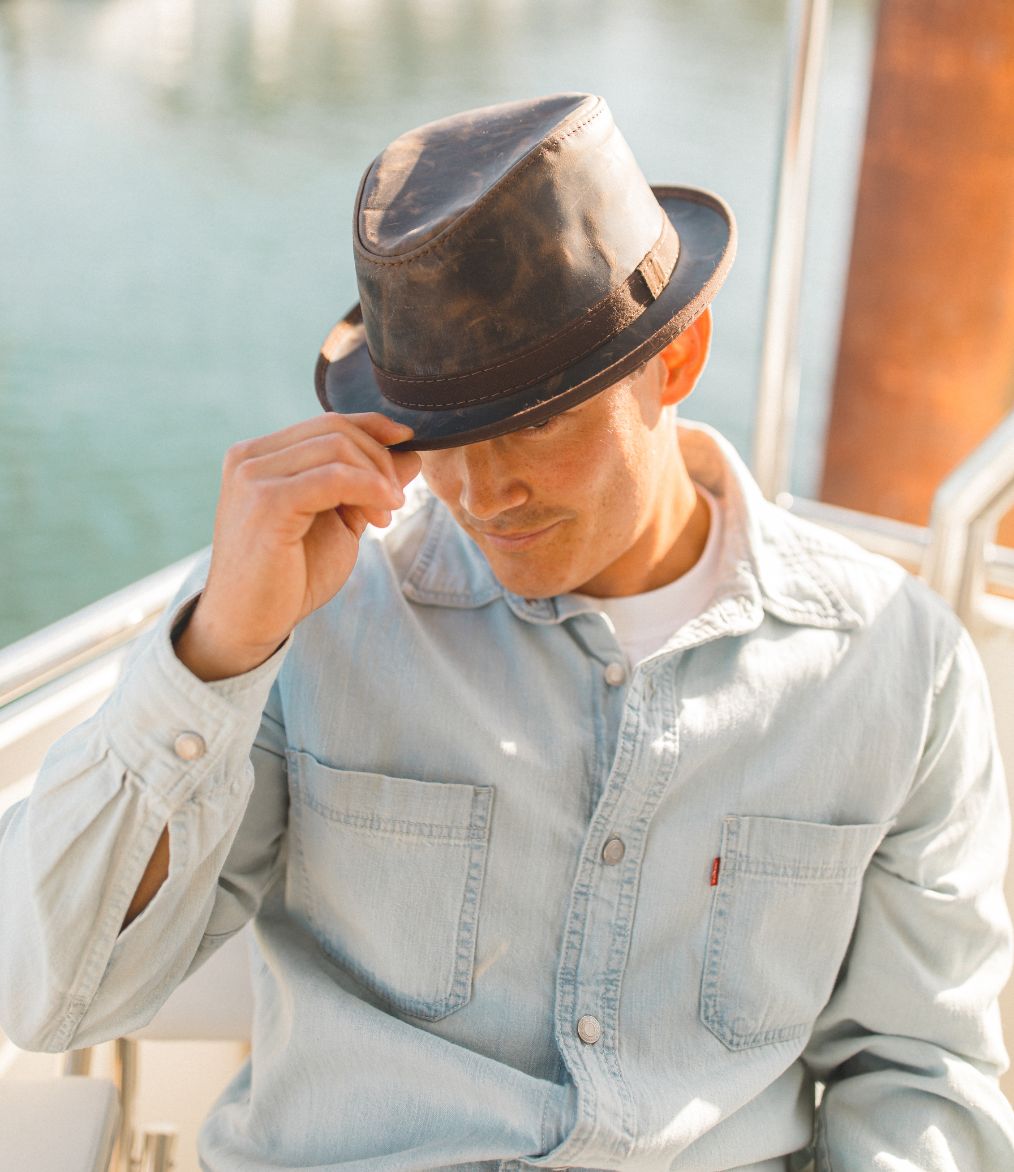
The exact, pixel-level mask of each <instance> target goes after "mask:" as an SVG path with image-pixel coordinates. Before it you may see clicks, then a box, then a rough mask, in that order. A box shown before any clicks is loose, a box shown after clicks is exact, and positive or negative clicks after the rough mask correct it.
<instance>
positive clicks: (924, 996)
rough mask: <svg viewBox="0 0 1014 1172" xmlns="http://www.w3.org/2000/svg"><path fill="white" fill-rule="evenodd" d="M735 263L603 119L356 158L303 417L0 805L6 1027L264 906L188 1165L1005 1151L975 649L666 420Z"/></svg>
mask: <svg viewBox="0 0 1014 1172" xmlns="http://www.w3.org/2000/svg"><path fill="white" fill-rule="evenodd" d="M733 247H734V227H733V221H732V217H731V214H730V213H729V212H728V209H727V208H726V207H725V205H724V204H723V203H722V202H721V201H720V200H718V199H717V198H716V197H713V196H710V195H708V194H706V193H703V192H699V191H693V190H689V189H685V188H661V189H654V190H653V189H651V188H650V187H649V186H648V185H647V183H646V182H645V180H644V179H643V177H642V176H641V174H640V172H639V170H638V169H637V166H636V164H635V163H634V160H633V158H632V157H631V155H630V153H629V151H628V149H627V148H626V145H625V144H624V142H623V140H622V138H621V137H620V135H619V133H618V131H617V130H616V128H615V126H614V124H613V122H612V119H611V117H610V115H609V112H608V109H607V108H606V105H605V103H604V102H602V101H601V99H598V98H595V97H591V96H589V95H582V94H564V95H555V96H553V97H550V98H543V99H539V100H535V101H531V102H521V103H510V104H507V105H504V106H495V107H490V108H487V109H483V110H478V111H470V112H468V113H467V114H464V115H459V116H457V117H455V118H451V119H446V120H443V121H441V122H437V123H433V124H430V125H428V126H425V127H422V128H420V129H419V130H417V131H414V132H412V133H410V134H408V135H404V136H402V137H401V138H400V139H398V140H396V141H395V143H393V144H392V145H391V146H390V147H388V148H387V150H386V151H384V152H383V153H382V154H381V155H380V156H379V157H378V159H377V160H376V161H375V162H374V164H373V165H372V166H371V168H370V169H369V170H368V171H367V173H366V176H365V177H364V180H363V184H362V187H361V189H360V193H359V199H358V204H357V213H356V231H355V249H356V261H357V272H358V279H359V288H360V295H361V305H360V306H357V308H356V309H355V310H353V311H352V312H351V313H350V314H348V315H347V316H346V318H345V319H343V321H342V322H340V323H339V325H338V326H337V327H336V328H335V330H334V331H332V334H331V335H330V336H329V338H328V340H327V342H326V343H325V346H324V348H323V351H322V355H321V360H320V363H319V365H318V372H317V374H318V379H317V386H318V394H319V396H320V397H321V400H322V402H323V403H324V405H325V406H326V407H327V408H328V409H329V410H328V413H326V414H325V415H323V416H318V417H316V418H313V419H310V420H307V421H304V422H300V423H297V424H294V425H293V426H292V427H288V428H284V429H282V430H281V431H279V432H276V433H274V434H272V435H268V436H263V437H260V438H258V439H254V440H250V441H246V442H244V443H240V444H237V445H236V446H234V447H233V448H231V449H230V451H229V453H228V455H227V457H226V460H225V465H224V471H223V479H222V492H221V498H220V502H219V509H218V514H217V517H216V523H215V534H214V542H213V547H212V555H211V561H210V567H209V566H202V567H200V568H199V570H198V571H197V572H195V574H194V575H192V576H191V579H190V581H189V582H188V583H187V584H186V585H185V586H184V587H183V589H182V590H181V591H180V593H179V595H178V597H177V600H176V601H175V602H174V603H173V605H172V606H170V608H169V609H168V611H167V613H166V616H165V617H164V619H163V621H162V623H161V625H160V626H159V628H158V629H157V630H156V631H155V632H154V634H153V636H152V637H151V638H149V639H147V640H146V642H145V643H144V645H143V646H142V647H141V648H140V649H139V650H138V652H137V654H136V656H135V658H134V660H133V662H132V664H131V666H130V668H129V670H128V671H127V673H126V674H125V677H124V679H123V680H122V682H121V683H120V685H119V686H118V687H117V689H116V691H115V692H114V694H113V695H112V697H111V698H110V699H109V700H108V701H107V703H106V704H105V705H104V706H103V709H102V710H101V711H100V713H99V714H98V715H97V716H96V717H94V718H93V719H92V720H90V721H87V722H86V723H85V724H84V725H82V726H80V727H79V728H78V729H76V730H74V731H73V732H72V733H70V734H68V735H67V736H66V737H64V738H63V739H62V740H61V741H60V742H58V744H57V745H56V746H55V747H54V749H53V751H52V752H51V754H50V756H49V758H48V759H47V762H46V764H45V767H44V768H43V771H42V773H41V774H40V777H39V781H38V783H37V785H36V788H35V791H34V792H33V794H32V796H31V797H30V798H29V799H28V800H27V801H26V802H25V803H23V804H22V805H21V806H20V807H16V808H15V809H14V811H13V812H11V813H10V814H9V815H8V816H7V818H6V820H5V821H4V823H2V824H0V875H2V883H3V888H2V890H3V893H4V898H3V900H2V901H0V925H2V932H3V941H4V949H3V956H2V959H0V976H2V980H0V991H2V1017H3V1023H4V1027H5V1028H6V1029H9V1032H10V1033H11V1035H12V1036H13V1037H14V1039H15V1040H16V1041H19V1042H20V1043H21V1044H23V1045H28V1046H31V1047H35V1048H39V1049H50V1050H61V1049H65V1048H68V1047H71V1046H82V1045H87V1044H89V1043H91V1042H95V1041H98V1040H99V1039H102V1038H108V1037H111V1036H114V1035H116V1034H118V1033H122V1032H125V1031H129V1030H131V1029H134V1028H136V1027H137V1026H139V1025H141V1024H142V1023H143V1022H145V1021H146V1020H148V1019H149V1018H150V1017H151V1016H152V1014H153V1013H154V1012H155V1011H156V1009H157V1008H158V1006H159V1005H160V1004H161V1003H162V1002H163V1001H164V999H165V997H166V996H167V995H168V994H169V992H170V991H171V990H172V989H173V988H174V987H175V986H176V985H177V984H178V982H179V981H180V980H181V979H182V978H183V977H184V976H185V975H186V974H187V972H188V971H190V970H192V969H193V968H194V967H196V966H197V965H198V964H200V963H201V961H202V960H203V959H205V958H206V957H207V956H208V955H209V954H210V953H211V952H212V951H213V950H214V949H215V948H216V947H217V946H218V945H219V944H220V943H221V942H222V941H223V940H224V939H226V938H228V937H229V936H230V935H232V934H233V933H235V932H236V931H238V930H239V929H240V927H241V926H242V925H243V924H244V923H245V922H246V921H247V920H249V919H250V918H251V917H254V933H255V940H256V949H255V960H254V966H253V975H254V982H255V990H256V1006H257V1007H256V1016H255V1022H254V1030H253V1045H252V1059H251V1061H250V1062H249V1063H247V1064H246V1065H245V1066H244V1068H243V1070H242V1071H241V1072H240V1073H239V1075H238V1076H237V1077H236V1078H235V1080H234V1081H233V1082H232V1083H231V1084H230V1086H229V1087H228V1088H227V1089H226V1090H225V1092H224V1093H223V1095H222V1097H221V1098H220V1100H219V1102H218V1103H217V1104H216V1106H215V1108H214V1109H213V1111H212V1114H211V1116H210V1117H209V1119H208V1121H207V1123H206V1125H205V1127H204V1130H203V1132H202V1137H201V1156H202V1164H203V1166H204V1167H205V1168H208V1169H214V1170H216V1172H217V1170H219V1169H223V1170H224V1169H229V1170H232V1169H267V1168H272V1169H277V1168H306V1167H313V1168H345V1167H356V1168H367V1167H368V1168H377V1169H431V1168H451V1167H454V1168H466V1169H475V1168H490V1169H492V1168H496V1169H514V1168H519V1167H522V1166H528V1165H534V1166H541V1167H550V1168H560V1167H577V1168H595V1169H597V1168H632V1169H645V1170H655V1169H674V1170H675V1169H685V1170H690V1169H694V1170H698V1172H717V1170H719V1169H723V1170H724V1169H733V1168H739V1169H752V1170H754V1172H760V1170H765V1172H773V1170H775V1169H778V1170H782V1172H784V1170H787V1169H790V1168H793V1169H795V1168H802V1167H806V1166H810V1165H813V1166H815V1167H816V1168H817V1169H821V1170H824V1172H830V1170H832V1169H833V1170H834V1172H851V1170H855V1172H858V1170H860V1169H863V1170H868V1169H870V1168H882V1169H899V1170H900V1169H906V1170H913V1169H919V1170H923V1172H931V1170H932V1172H944V1170H948V1172H955V1170H958V1169H960V1170H961V1172H969V1170H971V1169H982V1170H990V1172H994V1170H995V1172H998V1170H999V1169H1001V1168H1006V1167H1010V1166H1012V1157H1014V1118H1012V1112H1011V1109H1010V1106H1009V1105H1008V1104H1007V1103H1006V1101H1005V1100H1004V1099H1003V1097H1002V1095H1001V1094H1000V1092H999V1089H998V1085H997V1075H998V1073H999V1072H1000V1071H1002V1069H1003V1068H1004V1064H1005V1062H1006V1057H1005V1054H1004V1052H1003V1045H1002V1041H1001V1037H1000V1026H999V1019H998V1013H997V1008H996V995H997V992H998V990H999V988H1000V987H1001V986H1002V984H1003V982H1004V980H1005V978H1006V975H1007V972H1008V968H1009V962H1010V959H1009V958H1010V924H1009V921H1008V918H1007V913H1006V909H1005V907H1004V904H1003V899H1002V894H1001V882H1002V874H1003V870H1004V864H1005V859H1006V850H1007V809H1006V798H1005V788H1004V780H1003V775H1002V770H1001V766H1000V761H999V755H998V752H997V747H996V739H995V734H994V730H993V724H992V714H991V711H990V705H989V698H988V693H987V690H986V684H985V680H984V676H983V672H982V668H981V664H980V662H979V660H978V658H977V656H976V654H975V651H974V648H973V646H972V644H971V641H970V639H969V637H968V635H967V632H965V630H964V629H963V628H962V627H961V625H960V624H959V623H958V622H957V620H956V619H955V617H954V616H953V614H952V612H950V611H949V610H948V608H947V607H946V606H945V605H944V604H943V603H942V602H941V601H940V600H939V599H938V598H937V597H936V596H935V595H933V594H932V593H931V592H930V591H929V590H928V589H926V588H925V587H924V586H923V585H922V584H921V583H920V582H918V581H917V580H915V579H914V578H912V577H911V576H909V575H907V574H905V573H904V572H903V571H902V570H901V569H899V568H898V567H897V566H895V565H894V564H893V563H890V562H888V561H887V560H885V559H882V558H879V557H876V556H873V555H870V554H867V553H865V552H864V551H862V550H861V549H859V548H857V547H856V546H855V545H853V544H851V543H850V542H848V541H845V540H844V539H842V538H840V537H837V536H833V535H831V534H829V533H826V532H824V531H822V530H820V529H818V528H816V527H814V526H812V525H809V524H807V523H805V522H803V521H800V520H797V519H794V518H793V517H791V516H790V515H787V514H786V513H784V512H782V511H781V510H778V509H776V508H775V507H774V506H772V505H770V504H769V503H767V502H766V501H764V500H763V498H762V496H761V494H760V492H759V490H758V489H757V486H756V485H755V484H754V483H753V481H752V480H751V479H750V477H749V474H748V473H747V471H746V469H745V467H744V466H743V464H742V462H741V461H740V460H739V458H738V456H737V455H736V453H735V451H734V449H733V448H732V447H731V445H729V444H728V442H727V441H725V440H724V439H722V437H721V436H719V435H718V434H717V433H716V432H714V431H713V430H712V429H710V428H707V427H703V426H701V425H692V424H688V423H683V422H682V421H681V422H680V424H679V425H678V426H677V421H676V418H675V411H676V405H677V404H678V403H679V402H680V401H681V400H682V399H684V398H685V397H686V395H687V394H688V393H689V392H690V391H691V390H692V388H693V386H694V385H695V383H696V381H697V379H698V377H699V375H700V373H701V371H702V369H703V367H704V364H705V361H706V359H707V355H708V350H709V345H710V332H711V318H710V313H709V310H708V306H709V304H710V301H711V298H712V297H713V295H714V293H715V291H716V290H717V288H718V285H719V284H720V283H721V281H722V279H723V278H724V275H725V273H726V271H727V269H728V266H729V264H730V263H731V259H732V252H733ZM420 466H421V468H422V472H423V477H424V479H425V482H426V486H427V489H426V491H421V492H419V493H416V494H415V495H414V496H413V497H412V499H411V500H410V501H409V503H408V504H406V505H405V507H404V508H402V509H401V511H400V513H399V516H398V520H397V524H395V525H391V524H390V522H391V513H392V511H393V510H395V509H398V508H399V507H400V506H401V505H402V502H403V499H404V493H403V490H404V487H405V486H406V485H407V484H408V482H409V481H411V480H412V479H413V477H414V476H415V475H416V473H417V471H418V470H419V468H420ZM368 525H373V526H375V527H376V529H377V530H378V531H383V530H386V532H376V533H374V532H370V531H368V530H367V526H368ZM815 1081H819V1082H821V1083H823V1084H825V1087H824V1090H823V1095H822V1098H821V1100H820V1106H819V1110H817V1109H816V1108H815Z"/></svg>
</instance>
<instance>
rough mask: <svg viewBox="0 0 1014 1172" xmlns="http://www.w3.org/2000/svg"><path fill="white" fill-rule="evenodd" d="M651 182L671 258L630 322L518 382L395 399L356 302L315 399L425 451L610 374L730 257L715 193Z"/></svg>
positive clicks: (561, 399) (583, 392)
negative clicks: (462, 398) (669, 237)
mask: <svg viewBox="0 0 1014 1172" xmlns="http://www.w3.org/2000/svg"><path fill="white" fill-rule="evenodd" d="M652 190H653V191H654V193H655V196H656V198H657V199H658V202H659V203H660V204H661V205H662V208H663V210H664V211H665V213H666V215H667V216H668V217H669V219H670V221H671V222H672V224H673V226H674V227H675V229H676V231H677V233H678V234H679V241H680V247H679V258H678V260H677V262H676V267H675V269H674V270H673V272H672V275H671V277H670V279H669V282H668V284H667V285H666V286H665V288H663V289H662V290H661V292H660V293H659V295H658V297H657V298H656V299H655V300H654V301H652V302H651V303H650V304H649V305H648V306H647V308H646V309H645V310H644V312H643V313H642V314H641V315H640V317H638V318H637V319H636V320H635V321H634V322H633V323H632V324H631V325H629V326H627V327H626V328H625V329H623V330H621V331H620V332H619V333H618V334H616V335H615V336H613V337H612V338H610V339H609V340H608V341H607V342H605V343H603V344H602V345H601V346H598V347H597V348H596V349H595V350H593V351H592V352H590V353H589V354H586V355H584V356H583V357H582V358H580V359H578V360H577V361H576V362H574V363H573V364H572V365H570V366H568V367H567V368H566V369H565V370H563V371H561V372H559V373H556V374H553V375H551V376H549V377H548V378H545V379H543V380H540V381H539V382H537V383H534V384H532V385H531V386H527V387H525V388H524V389H522V390H519V391H514V392H512V393H510V394H505V395H501V396H498V397H495V398H491V399H488V400H486V401H481V402H476V403H472V404H469V405H467V406H461V407H454V408H443V409H441V410H418V409H412V408H409V407H405V406H402V405H400V404H398V403H395V402H393V401H392V400H390V399H388V398H386V397H385V396H384V394H383V393H382V391H381V389H380V387H379V386H378V385H377V380H376V378H375V377H374V373H373V364H372V362H371V359H370V354H369V351H368V349H367V346H366V333H365V330H364V328H363V324H362V314H361V312H360V309H359V306H358V305H356V306H355V307H354V308H353V309H352V310H351V311H350V312H349V313H348V314H347V315H346V316H345V317H344V318H343V319H342V320H341V321H340V322H338V324H337V325H336V326H335V327H334V329H333V330H332V331H331V333H330V334H329V335H328V337H327V340H326V341H325V342H324V345H323V347H322V348H321V353H320V357H319V358H318V360H317V370H316V378H315V382H316V389H317V397H318V399H319V400H320V402H321V405H322V406H323V407H324V409H325V410H327V411H337V412H339V413H341V414H353V413H356V412H365V411H379V412H380V413H381V414H383V415H386V416H388V417H389V418H391V419H394V420H397V421H398V422H399V423H406V424H408V425H409V426H410V427H411V428H413V430H414V432H415V435H414V436H413V438H412V439H411V440H410V441H409V442H407V443H405V444H400V445H398V447H399V448H403V449H406V450H408V449H414V450H430V449H435V448H448V447H456V446H457V445H459V444H468V443H475V442H476V441H478V440H482V439H491V438H492V437H493V436H497V435H504V434H506V433H507V432H510V431H515V430H517V429H518V428H521V427H528V426H530V425H531V424H534V423H540V422H542V420H544V419H548V418H549V417H550V416H552V415H556V414H558V413H559V412H560V411H565V410H567V409H568V408H569V407H573V406H575V405H576V404H577V403H581V402H583V401H584V400H585V399H589V398H591V396H592V395H596V394H598V393H599V392H600V391H603V390H605V389H606V388H607V387H609V386H612V385H613V384H614V383H616V382H619V380H620V379H622V378H624V377H625V376H626V375H627V374H629V373H630V372H631V371H633V370H636V369H637V367H639V366H640V365H641V364H642V363H644V362H646V361H647V360H648V359H649V358H651V357H652V356H653V355H654V354H657V353H658V352H659V351H660V350H662V349H663V348H664V347H665V346H667V345H668V344H669V342H671V341H672V340H673V338H675V337H676V336H677V335H678V334H681V333H682V332H683V331H684V330H685V329H686V328H687V327H688V326H689V325H690V324H691V323H692V322H693V321H694V320H695V319H696V318H697V317H698V316H699V315H700V314H701V313H702V312H703V311H704V310H705V309H706V308H707V306H708V305H709V303H710V302H711V300H712V298H713V297H714V295H715V293H716V292H717V291H718V289H719V287H720V286H721V284H722V282H723V281H724V280H725V276H726V274H727V273H728V271H729V268H730V266H731V265H732V261H733V257H734V256H735V250H736V229H735V221H734V219H733V216H732V213H731V211H730V210H729V207H728V205H727V204H726V203H725V201H724V200H722V199H721V198H719V197H718V196H716V195H713V194H711V193H710V192H706V191H701V190H698V189H696V188H686V187H653V188H652Z"/></svg>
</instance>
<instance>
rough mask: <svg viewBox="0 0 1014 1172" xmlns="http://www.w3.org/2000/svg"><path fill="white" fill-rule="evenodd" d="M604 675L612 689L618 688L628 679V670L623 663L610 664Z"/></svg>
mask: <svg viewBox="0 0 1014 1172" xmlns="http://www.w3.org/2000/svg"><path fill="white" fill-rule="evenodd" d="M602 674H603V675H604V676H605V679H606V683H607V684H608V685H609V686H610V687H611V688H618V687H619V686H620V684H622V683H623V682H624V680H626V678H627V669H626V668H625V667H624V666H623V664H622V663H609V664H607V665H606V670H605V671H604V672H603V673H602Z"/></svg>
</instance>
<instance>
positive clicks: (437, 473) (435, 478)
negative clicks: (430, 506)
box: [419, 452, 457, 504]
mask: <svg viewBox="0 0 1014 1172" xmlns="http://www.w3.org/2000/svg"><path fill="white" fill-rule="evenodd" d="M419 456H420V458H421V460H422V478H423V480H425V481H426V485H427V487H428V488H429V490H430V492H432V493H433V495H434V496H435V497H436V498H437V500H440V501H443V502H444V504H447V503H448V502H449V501H450V500H452V499H454V500H457V495H456V494H455V491H454V487H455V486H454V474H453V471H452V469H451V467H450V465H449V463H448V462H447V461H446V460H440V459H434V458H433V453H431V452H420V453H419Z"/></svg>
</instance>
